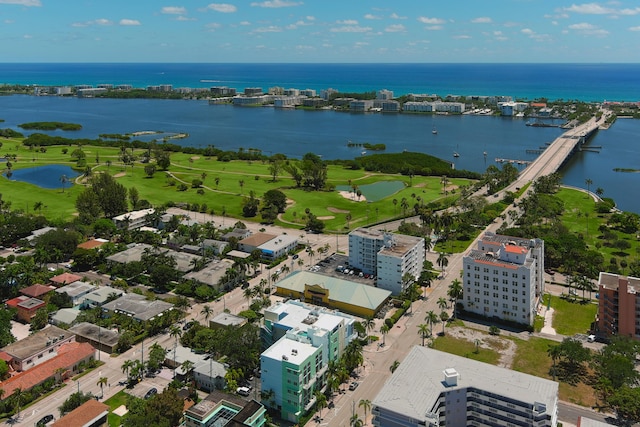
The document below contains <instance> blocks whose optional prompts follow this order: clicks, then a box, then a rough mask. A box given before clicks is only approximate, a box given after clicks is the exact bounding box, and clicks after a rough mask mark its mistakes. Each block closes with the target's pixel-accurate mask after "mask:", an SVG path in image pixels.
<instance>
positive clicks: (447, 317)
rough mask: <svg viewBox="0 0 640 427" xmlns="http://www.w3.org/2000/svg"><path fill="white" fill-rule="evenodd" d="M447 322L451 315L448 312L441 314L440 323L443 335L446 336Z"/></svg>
mask: <svg viewBox="0 0 640 427" xmlns="http://www.w3.org/2000/svg"><path fill="white" fill-rule="evenodd" d="M447 320H449V313H447V312H446V311H443V312H442V313H440V321H441V322H442V335H444V327H445V325H446V323H447Z"/></svg>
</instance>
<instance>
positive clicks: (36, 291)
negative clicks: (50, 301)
mask: <svg viewBox="0 0 640 427" xmlns="http://www.w3.org/2000/svg"><path fill="white" fill-rule="evenodd" d="M54 289H55V287H54V286H45V285H40V284H38V283H36V284H35V285H31V286H29V287H26V288H24V289H21V290H20V293H21V294H22V295H26V296H29V297H33V298H39V297H41V296H42V295H45V294H48V293H49V292H51V291H53V290H54Z"/></svg>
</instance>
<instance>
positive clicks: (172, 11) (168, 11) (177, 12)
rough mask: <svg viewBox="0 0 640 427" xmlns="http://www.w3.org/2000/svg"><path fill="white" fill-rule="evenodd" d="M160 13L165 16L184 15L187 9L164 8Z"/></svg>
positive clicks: (176, 7)
mask: <svg viewBox="0 0 640 427" xmlns="http://www.w3.org/2000/svg"><path fill="white" fill-rule="evenodd" d="M160 13H164V14H165V15H185V14H186V13H187V9H186V8H184V7H180V6H165V7H163V8H162V10H161V11H160Z"/></svg>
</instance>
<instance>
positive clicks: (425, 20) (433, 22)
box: [418, 16, 446, 25]
mask: <svg viewBox="0 0 640 427" xmlns="http://www.w3.org/2000/svg"><path fill="white" fill-rule="evenodd" d="M418 21H419V22H422V23H423V24H430V25H440V24H444V23H445V22H446V21H445V20H444V19H440V18H429V17H428V16H421V17H419V18H418Z"/></svg>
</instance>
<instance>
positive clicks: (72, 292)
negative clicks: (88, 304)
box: [56, 281, 98, 298]
mask: <svg viewBox="0 0 640 427" xmlns="http://www.w3.org/2000/svg"><path fill="white" fill-rule="evenodd" d="M96 289H98V287H97V286H95V285H92V284H91V283H89V282H80V281H78V282H73V283H70V284H68V285H66V286H62V287H61V288H58V289H56V292H57V293H59V294H63V293H65V294H67V295H69V296H70V297H71V298H77V297H79V296H82V295H86V294H88V293H89V292H92V291H94V290H96Z"/></svg>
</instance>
